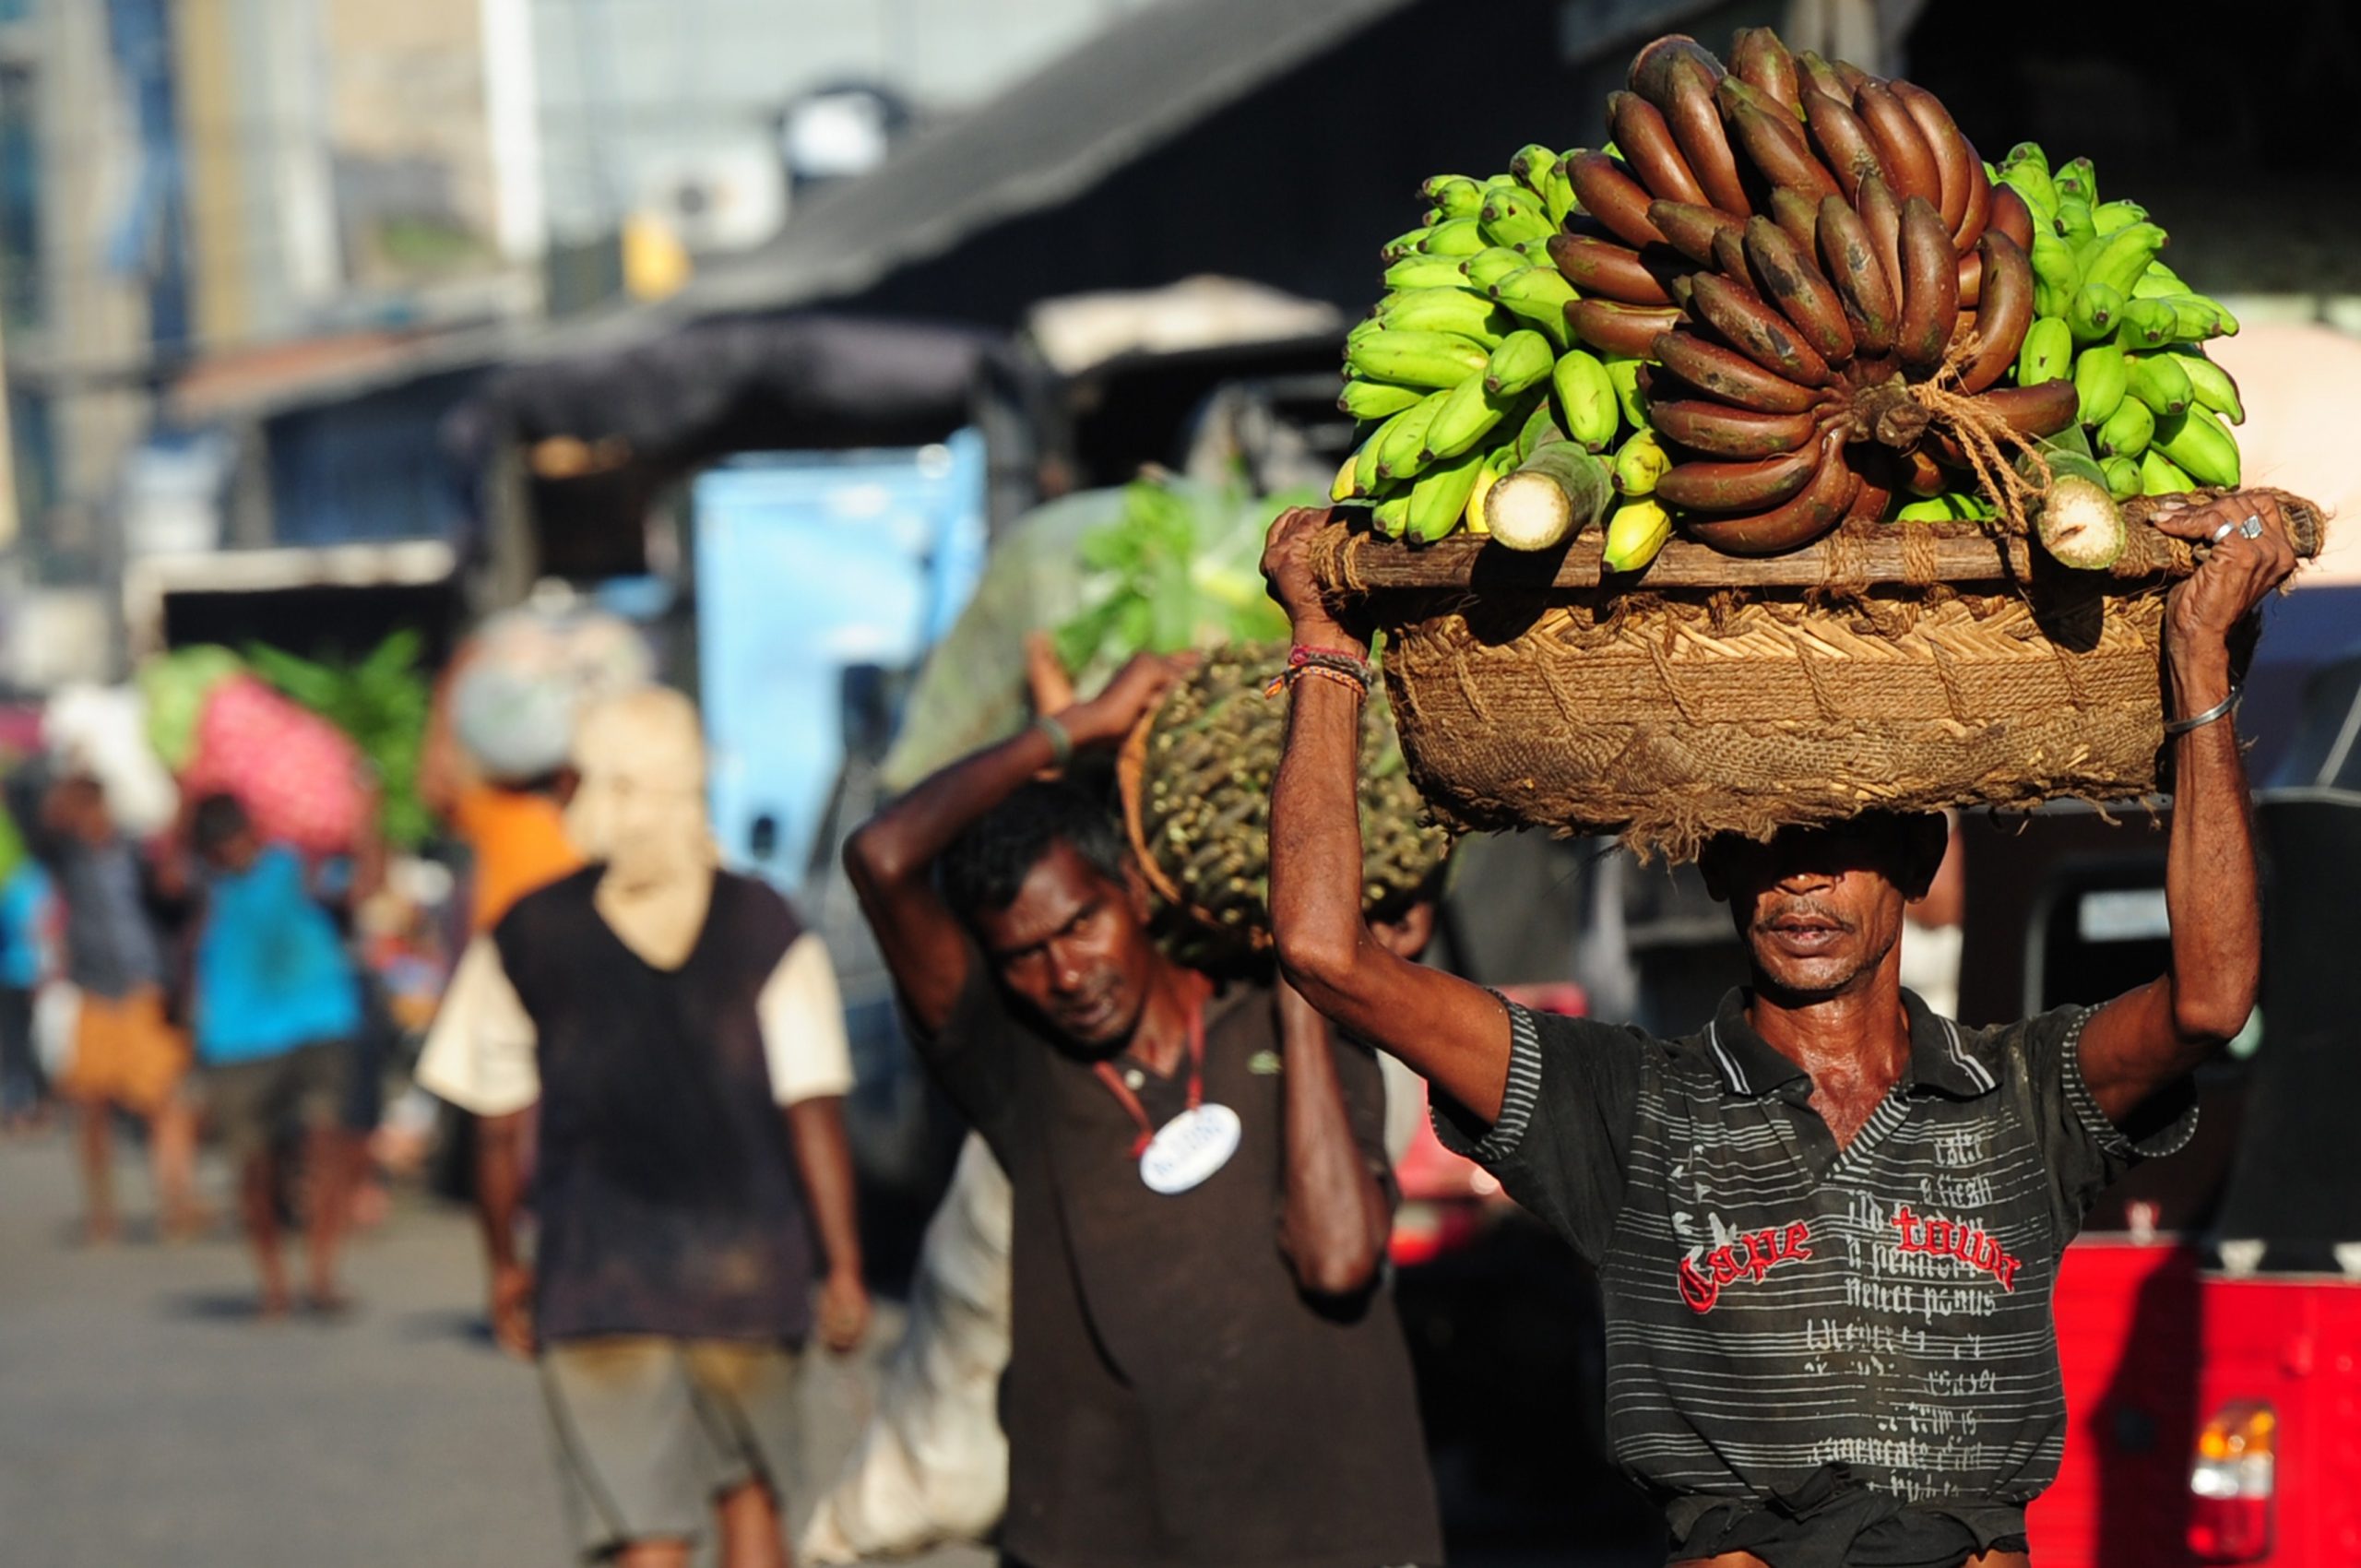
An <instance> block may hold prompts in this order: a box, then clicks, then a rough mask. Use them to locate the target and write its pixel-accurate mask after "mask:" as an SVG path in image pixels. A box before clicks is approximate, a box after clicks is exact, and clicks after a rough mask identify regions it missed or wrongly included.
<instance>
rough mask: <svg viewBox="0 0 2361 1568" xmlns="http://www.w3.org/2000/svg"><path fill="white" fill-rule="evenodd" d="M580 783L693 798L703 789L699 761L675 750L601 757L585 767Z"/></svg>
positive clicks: (701, 765) (703, 776)
mask: <svg viewBox="0 0 2361 1568" xmlns="http://www.w3.org/2000/svg"><path fill="white" fill-rule="evenodd" d="M582 781H583V783H585V784H587V785H589V786H591V787H593V788H596V787H599V786H602V785H605V786H613V785H622V786H623V787H625V788H627V789H632V790H648V791H658V790H663V791H676V790H677V791H686V792H688V793H691V794H694V793H695V792H697V791H698V790H701V789H702V788H703V787H704V783H705V768H704V766H703V763H702V760H701V759H700V758H698V757H695V756H690V755H684V754H682V753H681V752H679V751H677V750H664V751H644V752H635V753H634V752H619V753H616V754H611V755H607V756H601V757H599V758H598V759H597V760H596V762H595V764H594V765H593V766H588V767H586V768H585V769H584V770H583V774H582Z"/></svg>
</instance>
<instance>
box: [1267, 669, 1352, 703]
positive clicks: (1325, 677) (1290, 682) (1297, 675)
mask: <svg viewBox="0 0 2361 1568" xmlns="http://www.w3.org/2000/svg"><path fill="white" fill-rule="evenodd" d="M1306 676H1311V677H1312V678H1313V679H1315V680H1321V681H1334V682H1335V683H1336V684H1338V685H1340V686H1342V687H1344V688H1345V689H1346V690H1347V691H1348V692H1350V693H1352V694H1353V695H1355V696H1357V697H1366V696H1368V695H1369V687H1368V686H1367V685H1365V684H1364V683H1362V682H1361V680H1360V678H1359V677H1358V676H1357V675H1351V674H1347V672H1345V671H1342V670H1334V669H1331V668H1329V667H1328V666H1327V665H1325V664H1304V665H1299V666H1298V667H1297V668H1295V669H1293V670H1290V671H1287V673H1286V674H1285V675H1282V676H1280V677H1279V679H1280V680H1281V681H1283V682H1285V683H1286V684H1287V690H1288V691H1290V692H1292V691H1293V690H1295V683H1297V682H1298V681H1300V680H1302V679H1303V678H1304V677H1306Z"/></svg>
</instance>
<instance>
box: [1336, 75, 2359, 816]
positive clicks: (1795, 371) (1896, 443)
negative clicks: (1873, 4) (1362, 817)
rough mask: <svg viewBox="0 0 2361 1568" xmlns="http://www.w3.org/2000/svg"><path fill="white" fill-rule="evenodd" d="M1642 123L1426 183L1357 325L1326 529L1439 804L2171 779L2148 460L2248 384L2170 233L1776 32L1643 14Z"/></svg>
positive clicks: (2188, 456)
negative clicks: (1579, 145)
mask: <svg viewBox="0 0 2361 1568" xmlns="http://www.w3.org/2000/svg"><path fill="white" fill-rule="evenodd" d="M1606 128H1607V130H1608V135H1609V136H1610V137H1612V140H1611V141H1610V142H1609V143H1608V145H1607V146H1606V147H1604V148H1599V149H1596V150H1592V149H1577V150H1573V151H1569V152H1565V153H1562V154H1561V153H1553V152H1551V151H1549V150H1548V149H1547V148H1542V147H1539V146H1531V147H1527V148H1525V149H1524V150H1523V151H1521V152H1519V153H1518V154H1517V155H1516V156H1515V157H1514V158H1513V160H1511V164H1510V171H1509V172H1507V173H1505V174H1502V175H1499V176H1496V177H1493V178H1491V179H1489V180H1486V179H1477V178H1475V177H1471V176H1459V175H1445V176H1441V177H1438V178H1437V179H1434V180H1431V181H1429V182H1428V183H1427V184H1426V186H1425V188H1424V195H1425V196H1426V197H1427V199H1428V201H1429V202H1430V204H1431V205H1430V208H1429V209H1428V211H1427V213H1426V215H1425V220H1424V221H1423V222H1422V223H1421V225H1420V226H1419V227H1418V228H1417V229H1414V230H1412V231H1410V232H1407V233H1405V234H1403V235H1402V236H1400V237H1399V238H1397V239H1396V240H1394V242H1392V244H1389V245H1388V246H1387V247H1386V249H1385V254H1384V259H1385V262H1386V265H1387V270H1386V274H1385V283H1386V287H1387V292H1386V294H1385V295H1384V297H1383V298H1382V300H1381V301H1380V303H1378V305H1377V306H1376V308H1375V309H1374V310H1373V311H1372V313H1371V315H1370V319H1369V320H1367V321H1365V322H1363V323H1362V324H1361V325H1360V326H1359V327H1356V328H1355V329H1354V330H1353V332H1352V333H1351V334H1350V335H1349V336H1348V338H1347V347H1346V376H1347V379H1346V384H1345V389H1344V394H1343V396H1342V398H1340V400H1339V404H1340V407H1342V408H1343V409H1344V410H1346V411H1347V412H1349V413H1352V414H1354V415H1355V416H1356V417H1357V418H1358V419H1360V420H1362V421H1363V422H1365V428H1364V430H1363V432H1362V434H1361V439H1360V440H1359V441H1358V443H1357V445H1356V446H1355V449H1354V452H1353V454H1352V456H1351V457H1349V458H1348V459H1347V462H1346V463H1345V465H1344V466H1343V467H1342V468H1341V469H1339V470H1338V473H1337V475H1336V479H1335V484H1334V487H1333V489H1332V492H1331V494H1332V499H1334V500H1335V502H1336V503H1337V505H1338V506H1339V508H1340V516H1342V517H1344V518H1345V519H1347V522H1346V524H1345V525H1344V526H1343V527H1340V528H1339V529H1336V530H1335V537H1334V538H1333V539H1332V540H1329V541H1328V545H1327V547H1326V548H1325V549H1323V552H1322V554H1321V559H1322V561H1323V570H1324V571H1325V572H1326V574H1327V582H1328V585H1329V587H1330V588H1331V589H1332V590H1333V591H1335V592H1336V593H1338V594H1340V595H1348V596H1349V595H1362V596H1366V597H1368V598H1369V599H1370V604H1369V606H1368V609H1369V611H1370V613H1371V614H1372V615H1374V616H1375V618H1376V619H1377V620H1378V621H1379V623H1380V624H1382V625H1384V626H1385V628H1386V629H1387V631H1388V632H1389V634H1390V636H1391V637H1392V639H1393V641H1392V647H1393V649H1394V653H1393V657H1391V658H1390V659H1389V660H1388V667H1387V681H1388V685H1389V689H1390V690H1391V692H1392V695H1393V697H1394V706H1395V711H1396V716H1397V719H1398V722H1399V724H1400V726H1401V731H1402V736H1403V743H1404V746H1405V748H1406V752H1407V754H1408V756H1409V759H1410V762H1411V766H1412V769H1413V771H1414V773H1415V774H1416V775H1417V777H1418V780H1419V783H1420V784H1421V786H1422V787H1424V788H1425V789H1426V790H1427V791H1428V794H1429V796H1430V800H1432V801H1433V802H1434V803H1435V805H1436V807H1437V809H1438V810H1439V811H1440V812H1442V814H1444V815H1445V816H1446V817H1447V818H1449V819H1451V820H1453V821H1455V822H1457V823H1460V824H1463V825H1465V826H1510V825H1538V826H1551V827H1554V828H1559V829H1561V830H1569V831H1616V832H1620V833H1623V834H1624V835H1625V836H1626V837H1627V838H1629V839H1631V841H1632V842H1634V843H1635V844H1636V845H1638V846H1640V847H1642V848H1643V849H1666V850H1668V851H1670V852H1673V853H1676V854H1679V853H1686V852H1688V851H1689V850H1691V849H1694V848H1695V847H1696V845H1697V844H1698V843H1700V842H1701V841H1702V840H1703V837H1708V836H1710V835H1711V834H1713V833H1715V832H1722V831H1744V832H1749V833H1754V834H1762V833H1767V832H1769V831H1771V830H1772V829H1773V828H1775V827H1776V826H1780V825H1782V824H1783V823H1786V822H1794V821H1815V820H1827V819H1830V818H1833V817H1836V816H1842V815H1847V814H1852V813H1855V812H1857V811H1859V810H1861V809H1864V808H1865V807H1867V806H1870V805H1880V804H1882V805H1890V806H1895V807H1903V806H1932V805H1940V804H1971V803H1979V802H2011V803H2015V802H2028V801H2033V800H2040V799H2046V798H2049V797H2051V796H2053V795H2060V794H2073V795H2085V796H2091V797H2094V798H2102V799H2106V798H2121V797H2124V796H2128V795H2137V794H2141V793H2144V792H2146V791H2147V790H2151V789H2153V787H2154V785H2155V782H2156V754H2157V749H2158V744H2159V742H2160V741H2161V724H2162V715H2161V711H2160V708H2159V706H2158V701H2157V693H2156V681H2155V663H2156V648H2157V635H2158V627H2159V624H2160V618H2161V610H2162V599H2161V590H2162V588H2164V587H2165V585H2166V584H2167V583H2168V581H2169V579H2170V577H2171V576H2172V575H2173V574H2174V573H2175V572H2176V571H2181V572H2185V571H2186V570H2188V569H2189V557H2188V553H2187V552H2185V551H2179V550H2178V549H2177V547H2176V546H2171V545H2170V543H2169V541H2165V540H2162V539H2161V536H2157V535H2154V534H2153V532H2152V531H2150V530H2146V529H2143V528H2142V526H2141V523H2140V518H2141V516H2142V512H2143V510H2144V504H2143V498H2144V501H2145V502H2152V501H2153V498H2154V497H2157V496H2162V495H2168V494H2177V493H2186V492H2189V491H2190V490H2192V489H2198V488H2202V487H2208V486H2215V487H2219V486H2232V485H2236V483H2237V482H2238V481H2239V479H2240V477H2241V476H2240V465H2239V458H2238V450H2237V443H2236V437H2235V436H2234V435H2233V434H2232V433H2231V426H2233V425H2235V424H2236V423H2237V422H2239V421H2241V420H2242V419H2243V418H2244V414H2243V410H2242V409H2241V408H2240V404H2239V399H2238V395H2237V389H2236V386H2235V385H2234V384H2232V382H2231V380H2230V378H2229V376H2228V375H2227V374H2225V373H2224V372H2223V371H2222V370H2221V369H2220V368H2219V367H2218V366H2216V365H2215V364H2214V363H2213V362H2212V361H2211V360H2210V359H2208V358H2207V357H2206V355H2205V353H2204V350H2203V343H2204V342H2205V341H2206V340H2207V339H2211V338H2213V337H2216V336H2221V335H2224V334H2226V333H2230V332H2235V331H2236V326H2237V324H2236V321H2235V319H2234V318H2232V316H2231V315H2230V314H2229V312H2228V311H2226V310H2225V309H2224V308H2223V307H2222V306H2221V305H2220V304H2219V303H2216V302H2214V301H2213V300H2211V299H2209V298H2207V297H2205V296H2203V295H2201V294H2199V293H2196V292H2195V291H2193V290H2192V289H2191V288H2190V286H2189V284H2188V283H2187V282H2185V281H2184V280H2183V279H2180V278H2179V277H2178V276H2177V275H2176V274H2174V273H2173V272H2172V271H2171V270H2170V268H2168V267H2165V265H2164V264H2163V262H2162V261H2160V260H2159V259H2158V254H2159V252H2160V251H2161V250H2162V249H2163V248H2164V246H2165V241H2166V234H2165V230H2164V229H2163V228H2162V227H2161V226H2160V225H2158V224H2156V223H2154V222H2153V221H2151V220H2150V215H2149V214H2148V212H2147V210H2146V209H2145V208H2142V207H2141V206H2139V205H2138V204H2137V203H2135V202H2131V201H2128V200H2122V199H2119V198H2110V199H2102V197H2101V194H2100V191H2099V187H2098V180H2097V174H2096V172H2095V170H2094V168H2093V167H2092V165H2091V163H2090V161H2089V160H2087V159H2076V160H2071V161H2070V162H2066V163H2063V164H2060V165H2058V166H2056V167H2055V168H2053V167H2052V165H2051V163H2050V161H2049V160H2048V158H2047V155H2046V154H2045V153H2044V151H2043V149H2042V148H2039V147H2036V146H2035V145H2033V144H2031V143H2024V144H2021V145H2019V146H2018V147H2016V148H2012V149H2011V152H2010V153H2009V155H2008V156H2007V157H2006V158H2005V159H2004V160H2002V161H2001V162H2000V163H1999V164H1997V165H1995V164H1988V163H1987V162H1985V161H1984V160H1983V159H1982V158H1981V157H1980V156H1979V155H1978V153H1977V152H1976V150H1975V148H1973V147H1972V146H1971V145H1970V144H1969V143H1968V141H1967V139H1966V137H1964V135H1963V134H1962V133H1961V131H1960V129H1959V127H1958V126H1957V125H1956V124H1954V123H1953V121H1952V117H1951V115H1950V114H1949V113H1948V112H1947V111H1946V110H1945V109H1944V107H1943V105H1942V104H1941V103H1940V101H1938V100H1937V99H1936V98H1935V97H1934V95H1933V94H1931V93H1928V92H1927V91H1926V90H1925V89H1921V88H1918V87H1916V86H1914V85H1913V84H1911V83H1908V82H1903V81H1886V80H1883V79H1880V78H1879V77H1874V76H1871V75H1870V74H1869V73H1867V72H1864V71H1862V70H1860V69H1858V68H1857V67H1855V66H1853V65H1847V64H1845V63H1843V62H1831V61H1825V60H1822V59H1821V58H1819V57H1818V56H1816V55H1812V54H1809V53H1807V54H1803V55H1792V54H1790V53H1789V52H1788V51H1787V50H1786V47H1785V46H1784V45H1783V44H1782V43H1781V42H1779V40H1778V39H1777V37H1776V36H1775V35H1774V34H1773V33H1772V32H1770V30H1767V29H1752V30H1741V31H1740V32H1739V33H1738V37H1737V39H1736V41H1735V42H1734V44H1733V48H1732V51H1731V55H1730V60H1729V62H1728V64H1727V65H1725V64H1724V62H1723V61H1721V60H1719V59H1717V58H1715V57H1714V55H1713V54H1712V53H1709V52H1708V51H1706V50H1705V49H1704V48H1703V47H1702V46H1701V45H1699V44H1698V43H1697V42H1695V41H1694V40H1692V39H1690V38H1686V37H1680V36H1673V37H1667V38H1662V39H1658V40H1656V41H1655V42H1652V43H1650V44H1648V45H1647V46H1646V47H1645V48H1643V49H1642V50H1641V51H1640V53H1639V54H1638V55H1637V57H1636V58H1635V59H1634V60H1633V62H1632V65H1631V72H1630V78H1629V89H1628V90H1626V91H1621V92H1617V93H1613V94H1610V95H1609V96H1608V101H1607V104H1606ZM2297 514H2300V516H2297ZM2291 516H2297V520H2298V522H2299V525H2300V524H2302V523H2304V522H2305V520H2306V519H2308V521H2309V524H2310V525H2311V526H2310V542H2311V544H2312V547H2313V548H2314V549H2315V550H2316V549H2317V543H2318V528H2317V524H2318V514H2317V512H2316V511H2314V510H2312V509H2310V508H2308V507H2300V506H2299V507H2297V508H2296V512H2291ZM2029 541H2033V542H2034V543H2037V545H2038V549H2035V548H2034V547H2033V544H2030V543H2029Z"/></svg>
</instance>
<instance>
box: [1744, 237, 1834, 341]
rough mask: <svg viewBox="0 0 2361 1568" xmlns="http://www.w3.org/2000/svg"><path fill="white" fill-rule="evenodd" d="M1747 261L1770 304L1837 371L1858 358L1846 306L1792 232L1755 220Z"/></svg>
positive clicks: (1747, 251) (1748, 245)
mask: <svg viewBox="0 0 2361 1568" xmlns="http://www.w3.org/2000/svg"><path fill="white" fill-rule="evenodd" d="M1746 257H1747V260H1748V261H1750V262H1751V263H1752V264H1753V267H1754V276H1755V278H1756V279H1758V280H1760V282H1761V284H1762V290H1763V292H1764V296H1765V298H1767V299H1768V300H1769V301H1770V303H1772V304H1774V305H1776V306H1777V307H1778V308H1779V314H1780V315H1784V316H1786V318H1787V320H1788V321H1789V322H1790V323H1792V324H1793V325H1794V327H1795V328H1796V330H1797V331H1798V332H1800V333H1802V334H1803V335H1804V340H1805V341H1806V342H1808V343H1809V344H1810V345H1811V346H1812V348H1813V349H1815V350H1818V351H1819V354H1820V356H1821V358H1822V359H1824V360H1826V361H1828V362H1829V363H1831V364H1832V365H1836V364H1843V363H1844V362H1845V361H1847V360H1850V359H1851V358H1852V357H1853V354H1854V350H1855V344H1854V342H1853V328H1852V327H1851V326H1850V325H1849V324H1847V323H1846V321H1845V302H1844V301H1843V300H1841V299H1839V298H1838V297H1837V294H1836V290H1835V289H1834V288H1833V286H1832V285H1831V284H1830V283H1829V281H1828V279H1825V278H1822V277H1821V275H1820V269H1819V268H1818V267H1814V266H1813V265H1812V261H1811V257H1810V255H1809V254H1808V253H1807V252H1805V251H1804V250H1803V249H1802V248H1801V247H1799V246H1798V245H1797V244H1796V242H1795V241H1793V240H1792V239H1789V238H1788V237H1787V232H1786V230H1784V229H1782V228H1780V227H1779V226H1778V225H1777V224H1776V223H1774V222H1771V221H1770V220H1768V219H1762V218H1756V219H1752V220H1749V222H1748V223H1747V225H1746Z"/></svg>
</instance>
